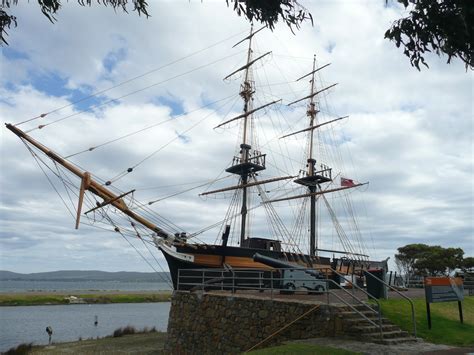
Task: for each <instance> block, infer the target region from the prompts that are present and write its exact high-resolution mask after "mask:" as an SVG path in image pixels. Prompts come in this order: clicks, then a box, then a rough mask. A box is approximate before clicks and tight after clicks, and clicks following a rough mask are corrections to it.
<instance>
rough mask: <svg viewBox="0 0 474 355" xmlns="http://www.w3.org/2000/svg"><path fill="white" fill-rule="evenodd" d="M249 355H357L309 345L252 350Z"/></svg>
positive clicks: (341, 350) (288, 345) (346, 351)
mask: <svg viewBox="0 0 474 355" xmlns="http://www.w3.org/2000/svg"><path fill="white" fill-rule="evenodd" d="M249 354H254V355H283V354H298V355H300V354H302V355H305V354H308V355H310V354H311V355H328V354H331V355H352V354H359V353H354V352H352V351H348V350H343V349H336V348H331V347H328V346H321V345H309V344H285V345H280V346H274V347H271V348H266V349H261V350H254V351H251V352H250V353H249Z"/></svg>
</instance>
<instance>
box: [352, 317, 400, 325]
mask: <svg viewBox="0 0 474 355" xmlns="http://www.w3.org/2000/svg"><path fill="white" fill-rule="evenodd" d="M367 318H368V319H370V320H371V321H372V322H374V323H375V324H379V317H367ZM380 320H381V321H382V324H392V323H391V322H390V320H388V319H387V318H384V317H382V318H381V319H380ZM344 322H346V323H351V324H356V325H355V326H364V325H373V324H372V323H370V322H369V321H368V320H367V319H365V318H363V317H361V316H359V317H357V318H355V317H354V318H345V319H344Z"/></svg>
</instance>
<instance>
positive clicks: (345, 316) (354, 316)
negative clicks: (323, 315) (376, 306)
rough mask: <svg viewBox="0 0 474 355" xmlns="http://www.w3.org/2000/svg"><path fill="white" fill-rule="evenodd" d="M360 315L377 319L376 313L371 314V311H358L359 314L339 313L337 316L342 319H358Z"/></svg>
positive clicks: (353, 312) (351, 312) (352, 312)
mask: <svg viewBox="0 0 474 355" xmlns="http://www.w3.org/2000/svg"><path fill="white" fill-rule="evenodd" d="M361 313H362V314H363V315H364V316H366V317H367V316H377V317H378V313H376V312H373V311H371V310H364V311H359V312H355V311H350V312H349V311H347V312H339V314H340V315H341V316H343V317H344V318H360V317H361V315H360V314H361Z"/></svg>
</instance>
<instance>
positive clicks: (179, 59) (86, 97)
mask: <svg viewBox="0 0 474 355" xmlns="http://www.w3.org/2000/svg"><path fill="white" fill-rule="evenodd" d="M244 32H246V31H241V32H239V33H236V34H234V35H232V36H230V37H227V38H225V39H223V40H220V41H218V42H215V43H214V44H211V45H210V46H208V47H205V48H202V49H200V50H197V51H195V52H193V53H191V54H188V55H186V56H184V57H181V58H178V59H175V60H173V61H171V62H169V63H166V64H164V65H162V66H159V67H157V68H154V69H151V70H149V71H147V72H145V73H143V74H140V75H137V76H135V77H132V78H130V79H127V80H125V81H122V82H120V83H118V84H116V85H114V86H111V87H109V88H107V89H103V90H100V91H96V92H94V93H92V94H90V95H88V96H85V97H83V98H81V99H79V100H76V101H73V102H71V103H69V104H67V105H64V106H61V107H58V108H56V109H54V110H52V111H49V112H46V113H42V114H41V115H38V116H36V117H33V118H30V119H27V120H25V121H22V122H18V123H15V124H14V126H19V125H22V124H24V123H27V122H31V121H34V120H36V119H39V118H44V117H46V116H47V115H50V114H52V113H55V112H58V111H61V110H63V109H65V108H67V107H70V106H73V105H76V104H78V103H80V102H83V101H86V100H88V99H90V98H93V97H95V96H98V95H100V94H103V93H105V92H107V91H110V90H112V89H116V88H118V87H120V86H123V85H125V84H128V83H130V82H132V81H134V80H137V79H140V78H143V77H145V76H147V75H150V74H152V73H155V72H157V71H159V70H161V69H164V68H166V67H169V66H171V65H173V64H176V63H179V62H181V61H183V60H186V59H188V58H191V57H193V56H195V55H196V54H199V53H202V52H205V51H207V50H208V49H211V48H213V47H216V46H218V45H219V44H221V43H224V42H227V41H228V40H230V39H232V38H234V37H237V36H240V35H241V34H242V33H244Z"/></svg>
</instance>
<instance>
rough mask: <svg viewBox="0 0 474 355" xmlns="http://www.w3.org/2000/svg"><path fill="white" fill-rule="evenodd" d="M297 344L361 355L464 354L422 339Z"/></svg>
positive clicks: (308, 340)
mask: <svg viewBox="0 0 474 355" xmlns="http://www.w3.org/2000/svg"><path fill="white" fill-rule="evenodd" d="M296 342H297V343H303V344H314V345H324V346H330V347H333V348H338V349H345V350H350V351H354V352H357V353H361V354H368V355H385V354H386V355H402V354H403V355H405V354H413V355H414V354H422V353H431V354H444V352H445V351H456V350H457V351H459V350H460V351H461V352H448V353H449V354H464V352H462V350H463V349H462V348H454V347H453V346H448V345H441V344H431V343H427V342H424V341H422V340H421V339H420V340H418V341H416V342H413V343H405V344H398V345H382V344H375V343H365V342H361V341H355V340H347V339H339V338H317V339H316V338H315V339H305V340H297V341H296Z"/></svg>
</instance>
